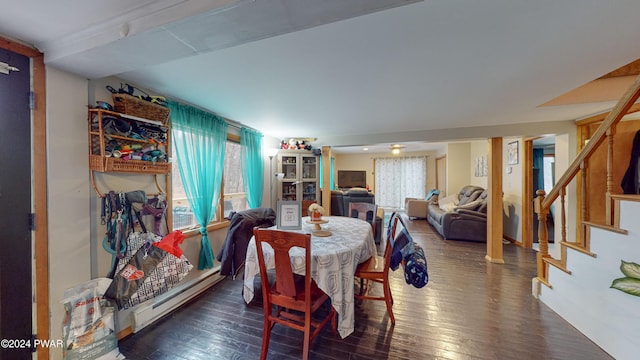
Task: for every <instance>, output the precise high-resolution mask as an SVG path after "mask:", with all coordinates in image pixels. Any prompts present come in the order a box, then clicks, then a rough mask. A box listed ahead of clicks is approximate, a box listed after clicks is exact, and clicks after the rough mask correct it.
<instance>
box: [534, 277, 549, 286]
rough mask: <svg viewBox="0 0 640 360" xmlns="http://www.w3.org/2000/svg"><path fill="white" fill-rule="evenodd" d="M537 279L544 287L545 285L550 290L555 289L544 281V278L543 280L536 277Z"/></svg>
mask: <svg viewBox="0 0 640 360" xmlns="http://www.w3.org/2000/svg"><path fill="white" fill-rule="evenodd" d="M536 279H537V280H538V281H539V282H540V283H541V284H542V285H544V286H546V287H548V288H549V289H553V286H551V284H550V283H549V282H548V281H547V280H545V279H543V278H541V277H536Z"/></svg>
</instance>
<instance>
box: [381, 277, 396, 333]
mask: <svg viewBox="0 0 640 360" xmlns="http://www.w3.org/2000/svg"><path fill="white" fill-rule="evenodd" d="M383 286H384V302H385V303H386V304H387V312H388V313H389V319H391V324H392V325H395V323H396V318H395V317H394V316H393V309H392V308H391V307H392V306H393V305H392V304H393V298H392V297H391V288H390V287H389V280H387V281H385V282H384V285H383Z"/></svg>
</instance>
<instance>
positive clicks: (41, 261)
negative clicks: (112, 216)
mask: <svg viewBox="0 0 640 360" xmlns="http://www.w3.org/2000/svg"><path fill="white" fill-rule="evenodd" d="M0 48H2V49H4V50H8V51H12V52H14V53H16V54H20V55H23V56H27V57H29V58H30V59H31V79H32V91H33V93H34V104H33V109H32V119H33V124H32V125H33V126H32V128H31V132H32V139H33V143H32V144H31V149H32V150H31V156H32V161H33V165H32V168H33V189H32V194H33V195H32V196H33V199H34V201H33V212H34V214H35V231H34V234H33V237H34V248H33V253H34V256H35V269H34V274H35V276H34V278H35V283H34V284H33V288H34V289H35V304H36V305H35V306H36V309H35V325H34V330H35V332H36V336H37V337H38V339H42V340H46V339H49V244H48V237H49V236H48V220H47V218H48V216H47V168H46V166H47V153H46V149H47V146H46V143H47V134H46V82H45V66H44V54H42V53H41V52H39V51H38V50H36V49H34V48H32V47H29V46H27V45H24V44H21V43H18V42H16V41H13V40H10V39H7V38H5V37H2V36H0ZM35 144H38V146H35ZM37 357H38V359H40V360H46V359H49V348H47V347H43V346H40V347H38V349H37Z"/></svg>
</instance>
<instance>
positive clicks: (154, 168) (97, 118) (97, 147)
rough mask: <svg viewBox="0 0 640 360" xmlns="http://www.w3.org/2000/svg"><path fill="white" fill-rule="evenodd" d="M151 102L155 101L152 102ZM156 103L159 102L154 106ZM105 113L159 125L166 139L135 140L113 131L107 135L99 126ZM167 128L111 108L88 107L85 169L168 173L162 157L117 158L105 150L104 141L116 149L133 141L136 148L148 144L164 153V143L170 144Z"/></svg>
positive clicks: (130, 144) (168, 170) (166, 147)
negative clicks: (87, 161) (144, 158)
mask: <svg viewBox="0 0 640 360" xmlns="http://www.w3.org/2000/svg"><path fill="white" fill-rule="evenodd" d="M152 105H155V104H152ZM158 106H159V105H158ZM105 116H111V117H121V118H126V119H127V120H128V121H139V122H145V123H150V124H153V125H156V126H160V128H161V129H162V132H163V133H164V132H165V131H166V134H165V136H166V139H163V140H162V143H159V142H156V141H153V140H152V139H151V138H150V139H138V138H131V137H127V136H121V135H116V134H110V133H109V134H108V133H106V132H105V129H103V126H102V125H103V120H104V117H105ZM170 133H171V131H170V129H169V126H168V125H167V126H164V125H162V124H161V123H160V122H158V121H156V120H148V119H146V118H135V117H133V116H128V115H124V114H120V113H117V112H113V111H108V110H102V109H90V110H89V168H90V169H91V170H92V171H98V172H116V173H138V174H170V173H171V164H170V163H168V162H166V160H164V159H160V160H158V161H156V162H152V161H147V160H125V159H122V158H119V157H112V156H111V153H110V152H109V151H107V144H109V143H112V144H113V143H114V141H115V144H116V146H117V147H116V149H120V147H122V148H125V147H126V146H132V147H133V145H134V144H136V145H137V146H138V148H139V147H140V145H143V146H144V147H146V145H144V144H148V145H149V146H155V147H156V149H158V148H160V149H163V150H164V151H167V152H168V145H169V143H170V139H169V137H168V136H169V135H170ZM112 146H113V145H112Z"/></svg>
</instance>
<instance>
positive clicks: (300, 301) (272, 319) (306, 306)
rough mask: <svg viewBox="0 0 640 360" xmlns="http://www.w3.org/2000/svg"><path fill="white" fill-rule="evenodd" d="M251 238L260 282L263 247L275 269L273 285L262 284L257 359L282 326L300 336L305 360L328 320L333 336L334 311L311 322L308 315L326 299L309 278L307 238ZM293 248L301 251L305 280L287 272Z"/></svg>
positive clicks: (264, 234)
mask: <svg viewBox="0 0 640 360" xmlns="http://www.w3.org/2000/svg"><path fill="white" fill-rule="evenodd" d="M253 234H254V236H255V240H256V249H257V253H258V265H259V267H260V278H261V279H268V275H267V268H266V265H265V261H264V254H263V253H262V244H263V243H267V244H269V245H271V248H273V251H274V258H275V265H276V268H275V270H276V281H275V283H274V284H269V281H262V297H263V300H262V302H263V307H264V331H263V334H262V349H261V351H260V359H261V360H264V359H266V358H267V351H268V349H269V339H270V337H271V329H272V328H273V326H274V325H275V324H282V325H285V326H288V327H291V328H294V329H296V330H300V331H302V332H304V342H303V349H302V358H303V359H308V358H309V347H310V343H311V341H312V340H313V339H314V338H315V337H316V335H318V334H319V333H320V330H322V328H323V327H324V325H326V324H327V322H328V321H329V320H331V321H332V326H333V332H334V333H336V311H335V309H334V308H333V306H332V307H331V310H330V311H329V313H328V314H327V315H326V316H324V317H323V318H322V319H321V320H320V321H316V320H314V319H313V318H312V314H313V313H314V312H315V311H316V310H318V308H320V306H322V304H324V303H325V302H326V301H327V299H328V298H329V297H328V296H327V294H325V293H324V292H323V291H322V290H320V289H319V288H318V286H317V285H316V283H315V281H313V280H312V279H311V276H310V275H309V274H311V235H310V234H301V233H295V232H288V231H281V230H273V229H259V228H256V229H254V230H253ZM295 246H297V247H300V248H303V249H305V253H306V256H305V274H307V276H300V275H294V273H293V270H292V269H291V260H290V258H289V250H290V249H291V248H292V247H295ZM274 305H275V312H274V309H273V306H274ZM292 311H295V313H294V312H292Z"/></svg>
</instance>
